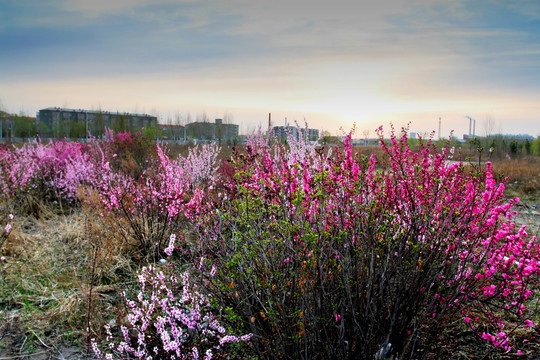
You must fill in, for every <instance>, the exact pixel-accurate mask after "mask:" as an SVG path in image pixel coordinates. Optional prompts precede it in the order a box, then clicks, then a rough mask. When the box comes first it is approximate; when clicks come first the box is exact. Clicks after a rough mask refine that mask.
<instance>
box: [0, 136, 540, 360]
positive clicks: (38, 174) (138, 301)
mask: <svg viewBox="0 0 540 360" xmlns="http://www.w3.org/2000/svg"><path fill="white" fill-rule="evenodd" d="M110 139H111V140H109V141H95V142H94V143H92V144H91V145H88V146H87V145H80V144H70V143H63V142H59V143H55V144H40V143H35V144H33V145H25V146H22V147H19V148H17V150H13V148H11V147H7V146H6V147H4V148H2V149H1V151H2V168H1V169H0V171H1V172H0V174H1V175H0V176H1V177H2V191H3V194H2V200H1V206H2V212H0V219H1V220H2V223H1V224H2V228H3V229H4V231H3V233H2V235H1V236H2V237H1V238H0V255H1V257H2V260H1V263H0V360H7V359H25V358H26V359H80V358H95V357H99V352H102V353H106V352H110V353H111V354H112V355H114V357H115V358H127V355H126V354H127V353H130V355H129V358H137V357H139V356H140V357H142V356H143V355H142V354H143V352H144V351H147V352H148V354H149V356H154V358H160V357H165V358H171V356H172V355H174V354H180V353H182V354H184V355H185V356H186V358H196V357H197V356H198V355H197V354H200V357H201V358H202V357H203V356H205V355H206V356H207V357H208V358H210V355H209V354H211V355H212V356H213V358H219V359H224V358H240V359H243V358H259V359H274V358H284V359H286V358H291V359H295V358H297V359H300V358H302V359H324V358H350V359H356V358H358V359H364V358H365V359H371V358H377V357H378V358H381V359H382V358H391V357H393V358H400V359H401V358H425V359H439V358H443V357H451V358H461V359H504V358H523V359H527V358H531V357H532V356H533V355H535V354H538V353H539V352H540V328H539V326H538V323H539V322H540V315H539V314H540V311H539V308H538V307H539V305H540V304H539V301H540V294H539V292H538V291H539V290H540V285H539V275H540V251H539V243H538V241H537V240H536V237H535V236H538V234H539V233H540V176H539V175H540V158H539V157H538V156H532V155H530V156H525V155H521V156H516V157H514V158H511V159H509V158H507V157H504V156H501V157H498V158H493V159H491V162H490V163H485V162H481V163H480V164H477V163H475V162H474V161H472V165H459V164H456V165H455V166H454V165H452V166H447V165H445V162H446V161H447V160H448V159H451V160H452V161H456V160H457V161H458V162H461V161H465V160H466V159H467V160H468V159H471V158H473V159H474V152H473V153H466V154H460V153H456V154H454V153H453V152H450V150H449V149H440V148H436V147H434V146H431V145H429V144H427V145H420V146H419V147H408V146H407V140H406V139H400V138H395V137H394V138H393V141H392V142H388V143H387V144H386V145H382V146H381V147H378V148H365V147H362V148H352V147H351V146H350V145H348V143H347V142H345V144H344V145H342V146H336V147H334V148H332V150H331V151H329V149H328V148H326V149H321V148H318V147H315V146H311V145H308V144H304V143H302V142H301V141H294V140H293V139H290V141H289V146H288V147H284V146H281V145H279V144H270V143H268V142H267V141H266V140H265V139H263V138H262V137H255V138H253V139H252V140H251V142H250V143H249V144H247V145H246V146H242V147H238V148H236V149H232V148H223V149H220V148H217V146H213V145H204V146H202V147H198V148H184V147H180V148H173V149H168V150H167V149H161V148H159V147H158V148H156V147H155V145H154V144H153V143H151V142H149V141H147V140H145V139H144V138H141V137H138V136H135V135H130V134H116V135H115V136H111V137H110ZM371 154H375V155H373V156H371ZM490 164H491V165H490ZM491 167H492V168H491ZM501 182H503V183H505V187H504V191H503V188H502V187H500V186H499V184H500V183H501ZM515 197H519V198H521V201H520V202H517V203H516V204H515V205H514V206H513V208H511V206H510V205H508V204H509V200H510V203H512V201H513V200H511V199H514V198H515ZM511 211H517V214H515V216H512V214H511ZM10 214H12V217H13V218H12V219H11V216H10ZM521 225H526V226H527V228H526V233H525V231H524V230H523V229H521ZM171 236H172V240H171ZM486 239H487V240H486ZM143 268H144V270H143ZM159 271H162V275H158V273H159ZM167 289H170V290H171V292H170V293H169V292H168V290H167ZM153 295H155V296H153ZM156 299H161V300H160V301H162V302H163V301H164V300H163V299H167V301H165V302H167V304H166V305H164V304H163V303H162V302H159V301H157V300H156ZM130 301H131V302H130ZM141 309H142V310H141ZM139 310H141V312H140V313H139V312H137V311H139ZM179 313H181V316H180V315H175V314H179ZM141 314H147V315H148V316H147V317H146V318H145V317H144V316H143V315H141ZM145 316H146V315H145ZM160 319H161V320H160ZM160 321H163V322H164V323H162V325H161V326H162V328H161V329H160V328H159V326H157V324H158V323H160ZM145 324H146V325H145ZM148 324H150V325H148ZM160 324H161V323H160ZM104 326H108V327H109V329H110V331H111V334H110V335H109V337H108V336H107V331H106V329H105V327H104ZM122 327H125V329H126V331H125V332H124V334H122V330H121V329H122ZM178 332H179V333H180V334H182V335H178V336H176V335H175V334H177V333H178ZM165 333H167V334H168V335H166V336H168V337H169V338H168V340H166V339H165V337H166V336H165V335H164V334H165ZM175 336H176V337H175ZM93 339H94V340H93ZM164 339H165V340H164ZM122 341H124V342H126V343H129V342H130V341H131V346H133V348H134V350H133V351H130V350H129V349H128V348H127V347H125V346H124V347H123V349H122V350H118V349H119V347H118V346H119V344H121V342H122ZM91 343H94V349H92V346H90V345H91ZM107 343H114V344H115V345H114V347H111V348H110V347H108V345H107ZM137 344H138V345H137ZM141 344H144V346H143V347H144V349H145V350H144V351H143V350H141V349H142V348H141ZM122 346H123V345H122ZM137 346H139V347H137ZM97 348H99V349H100V350H99V351H96V349H97ZM137 349H139V350H140V352H139V353H137V351H136V350H137ZM316 349H317V350H316ZM320 349H323V350H320ZM152 351H153V352H152ZM122 353H123V355H121V354H122ZM177 358H181V357H179V356H178V357H177Z"/></svg>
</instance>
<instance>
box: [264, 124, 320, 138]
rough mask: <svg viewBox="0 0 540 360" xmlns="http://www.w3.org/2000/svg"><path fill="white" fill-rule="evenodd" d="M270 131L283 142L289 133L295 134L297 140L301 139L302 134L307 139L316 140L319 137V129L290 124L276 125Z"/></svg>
mask: <svg viewBox="0 0 540 360" xmlns="http://www.w3.org/2000/svg"><path fill="white" fill-rule="evenodd" d="M270 133H271V134H272V135H273V136H275V137H276V138H277V139H279V141H281V142H284V141H286V140H287V137H288V136H289V135H291V136H293V137H294V138H295V139H296V140H299V139H300V136H301V138H302V139H306V140H307V141H316V140H318V139H319V129H309V128H308V129H305V128H298V127H296V126H289V125H286V126H274V127H272V128H271V129H270Z"/></svg>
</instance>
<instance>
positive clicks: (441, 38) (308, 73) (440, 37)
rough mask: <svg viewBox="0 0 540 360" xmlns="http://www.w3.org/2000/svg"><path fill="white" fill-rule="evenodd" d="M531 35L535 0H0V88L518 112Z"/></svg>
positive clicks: (535, 60)
mask: <svg viewBox="0 0 540 360" xmlns="http://www.w3.org/2000/svg"><path fill="white" fill-rule="evenodd" d="M538 39H540V4H539V3H538V2H536V1H532V0H531V1H519V2H508V1H503V0H486V1H473V0H462V1H450V0H409V1H401V0H385V1H380V2H373V1H358V0H356V1H353V0H336V1H333V2H313V1H307V0H297V1H290V0H288V1H285V0H274V1H272V2H263V3H261V2H253V1H249V0H227V1H217V0H208V1H204V2H201V1H196V0H193V1H191V0H190V1H178V0H154V1H152V0H114V1H113V0H95V1H92V2H88V1H86V0H51V1H47V2H35V1H31V0H6V1H3V2H2V3H1V4H0V43H1V44H2V46H3V48H2V51H0V65H1V66H0V77H1V78H2V79H3V81H2V82H1V83H0V97H2V98H7V99H8V100H7V101H6V100H3V103H4V104H6V103H7V102H8V101H9V99H18V98H20V100H18V101H19V102H23V101H24V99H25V97H26V99H27V101H28V103H31V102H34V103H37V102H38V100H39V96H40V95H39V94H44V93H45V92H47V93H48V94H55V96H54V97H52V96H49V97H48V101H49V102H54V99H55V98H56V99H60V100H58V101H63V98H64V97H71V98H73V99H80V100H78V101H80V102H81V103H86V104H88V102H90V101H93V102H96V101H100V102H102V100H103V99H104V98H108V99H110V100H111V102H112V103H114V101H115V100H116V101H117V102H118V103H119V107H122V105H121V104H125V105H124V106H131V104H133V103H135V102H137V103H149V104H150V105H148V106H153V105H158V106H160V107H163V108H164V111H171V109H175V108H177V107H179V106H182V104H184V106H188V105H189V106H198V108H204V107H205V106H208V107H212V106H214V107H216V108H217V107H222V108H225V107H227V106H229V107H231V108H237V109H240V108H244V107H245V108H248V107H249V108H251V109H255V108H258V109H261V111H262V112H266V109H268V108H273V109H281V110H283V111H291V112H293V111H295V112H296V113H301V112H302V111H305V112H309V113H311V114H312V113H313V112H317V111H318V112H320V113H321V114H324V116H330V115H329V114H332V113H334V114H337V115H336V117H335V118H331V119H332V121H334V120H335V119H344V118H347V119H349V120H351V121H352V120H355V119H356V120H362V119H366V118H368V117H369V116H371V118H373V119H381V118H383V117H384V116H386V115H384V116H383V115H380V114H389V113H391V114H398V113H399V112H400V111H401V112H402V113H403V114H405V113H407V112H414V111H419V112H425V113H426V114H431V115H430V116H433V115H434V113H436V112H437V109H439V110H438V111H439V112H444V111H449V110H448V109H449V108H451V107H454V108H458V107H459V109H460V111H466V110H467V108H470V109H471V110H473V109H479V108H481V107H482V105H481V104H484V105H483V106H484V107H485V108H495V107H493V106H491V105H490V104H495V103H498V104H502V103H504V104H507V105H508V106H511V105H510V104H516V107H519V108H520V109H525V108H527V109H528V107H527V106H528V105H526V104H529V103H530V99H531V98H534V97H535V96H536V97H538V96H540V85H539V84H538V81H537V79H538V77H539V75H540V41H539V40H538ZM30 88H32V91H30V90H29V89H30ZM15 89H18V90H17V91H20V93H19V94H16V93H15ZM24 89H26V90H24ZM44 89H47V90H46V91H45V90H44ZM73 89H76V91H74V90H73ZM90 89H91V90H90ZM94 92H96V93H94ZM31 93H32V94H33V93H35V94H36V95H35V96H34V97H33V98H30V97H29V96H28V95H29V94H31ZM62 94H65V95H64V96H62ZM75 94H79V95H78V96H75ZM41 96H42V97H43V96H44V95H41ZM130 98H131V99H136V100H135V101H131V102H130V101H129V99H130ZM85 99H86V100H85ZM90 99H91V100H90ZM72 101H76V100H72ZM53 105H58V104H57V103H53V104H49V106H53ZM81 106H82V105H81ZM265 108H266V109H265ZM359 108H360V109H359ZM496 108H497V109H499V107H496ZM377 109H379V110H377ZM415 109H416V110H415ZM497 111H501V110H497ZM520 111H523V112H524V111H525V110H520ZM500 113H501V114H502V112H500ZM377 114H379V115H377ZM531 114H536V116H537V117H540V113H539V110H538V109H536V110H533V111H531ZM321 116H322V115H321ZM504 116H505V117H506V116H509V115H507V113H505V115H504ZM336 121H337V120H336ZM531 129H533V127H531ZM538 131H540V130H538Z"/></svg>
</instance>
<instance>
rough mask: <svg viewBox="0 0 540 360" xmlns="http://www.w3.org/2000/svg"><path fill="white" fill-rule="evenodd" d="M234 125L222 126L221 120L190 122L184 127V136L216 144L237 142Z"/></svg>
mask: <svg viewBox="0 0 540 360" xmlns="http://www.w3.org/2000/svg"><path fill="white" fill-rule="evenodd" d="M238 128H239V126H238V125H236V124H224V123H223V120H222V119H216V120H215V121H214V122H213V123H210V122H200V121H197V122H192V123H189V124H187V125H186V136H187V138H188V139H190V140H195V141H217V142H218V143H220V144H221V143H234V142H237V141H238Z"/></svg>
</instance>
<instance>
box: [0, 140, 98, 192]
mask: <svg viewBox="0 0 540 360" xmlns="http://www.w3.org/2000/svg"><path fill="white" fill-rule="evenodd" d="M0 160H1V165H0V187H1V190H2V194H3V196H4V197H5V198H18V199H23V198H24V197H26V196H33V197H35V198H37V199H40V200H48V201H56V202H59V203H62V202H64V203H72V202H74V201H75V200H76V199H77V197H76V190H77V188H78V187H79V186H80V185H81V184H85V183H89V182H91V181H92V179H93V177H94V176H95V171H94V168H95V166H94V163H93V161H92V159H91V157H90V156H89V154H88V153H87V151H86V147H85V145H83V144H79V143H74V142H66V141H58V142H54V141H51V142H50V143H48V144H43V143H42V142H41V141H39V140H35V141H33V142H31V143H25V144H24V145H23V146H21V147H20V148H18V147H15V146H13V147H11V148H7V147H4V148H2V149H1V150H0Z"/></svg>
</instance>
